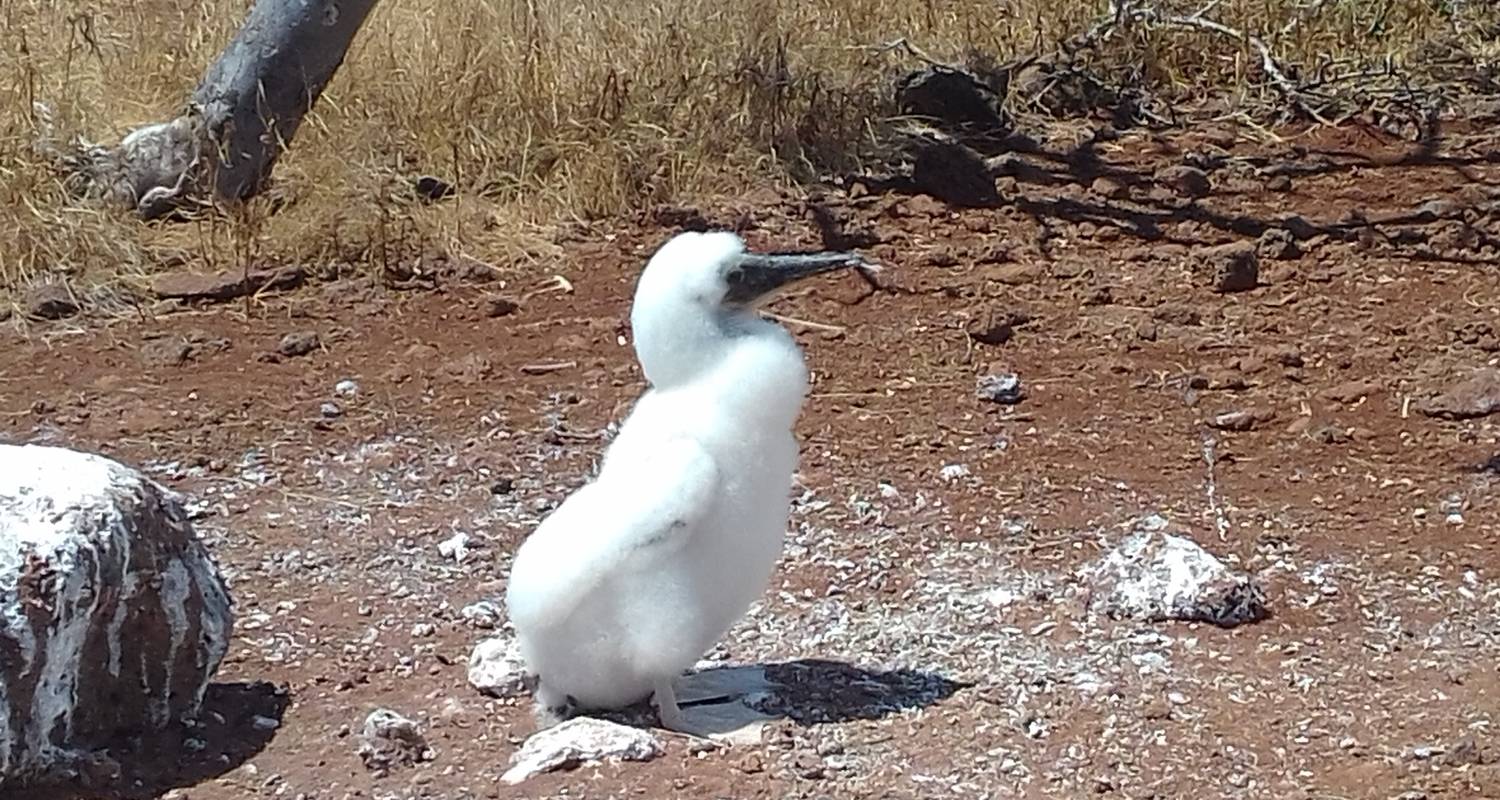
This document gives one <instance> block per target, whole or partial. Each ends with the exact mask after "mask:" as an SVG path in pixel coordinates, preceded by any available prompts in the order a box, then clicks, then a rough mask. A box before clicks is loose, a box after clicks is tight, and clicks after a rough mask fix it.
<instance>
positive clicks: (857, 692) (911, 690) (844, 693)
mask: <svg viewBox="0 0 1500 800" xmlns="http://www.w3.org/2000/svg"><path fill="white" fill-rule="evenodd" d="M765 670H766V678H767V679H768V680H769V681H770V682H771V683H772V684H773V685H774V687H775V688H774V690H773V692H772V693H771V694H770V696H769V697H767V698H766V699H764V700H763V701H761V702H759V703H756V707H757V708H760V709H761V710H762V711H765V712H766V713H768V714H772V715H775V716H784V717H787V718H788V719H791V720H792V721H794V722H796V723H797V724H799V725H821V724H827V723H837V722H852V721H854V720H877V719H883V718H885V717H889V716H893V715H895V714H899V713H901V712H903V711H908V710H911V709H918V708H927V707H928V706H933V705H937V704H938V703H940V702H942V701H943V700H946V699H948V698H949V697H952V696H953V695H954V693H956V692H958V691H959V690H960V689H966V688H969V686H971V684H966V683H961V682H958V681H954V680H950V679H948V678H945V677H943V676H942V675H938V674H937V673H933V672H924V671H921V670H910V669H896V670H879V669H866V668H864V667H858V666H855V665H853V664H849V663H846V662H842V661H825V660H821V659H802V660H798V661H787V662H783V663H779V664H766V665H765Z"/></svg>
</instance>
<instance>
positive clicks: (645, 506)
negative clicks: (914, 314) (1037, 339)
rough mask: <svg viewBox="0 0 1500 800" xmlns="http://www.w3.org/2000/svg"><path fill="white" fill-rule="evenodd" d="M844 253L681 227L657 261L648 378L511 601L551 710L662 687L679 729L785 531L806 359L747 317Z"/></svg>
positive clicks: (526, 552) (631, 697)
mask: <svg viewBox="0 0 1500 800" xmlns="http://www.w3.org/2000/svg"><path fill="white" fill-rule="evenodd" d="M860 265H861V261H860V259H859V257H858V256H856V255H853V254H848V253H817V254H803V255H761V254H754V253H748V252H746V251H745V247H744V243H743V242H742V241H741V240H740V239H739V237H737V236H735V235H733V234H730V233H684V234H681V235H678V236H676V237H674V238H673V239H671V240H670V241H668V242H667V243H666V244H665V245H663V246H662V247H661V249H659V250H658V251H657V252H656V254H655V255H653V256H652V258H651V260H650V261H649V262H648V263H647V265H646V268H645V270H644V272H642V274H641V277H640V281H639V283H638V285H637V287H636V294H635V303H634V306H633V308H632V311H631V327H632V329H633V332H634V335H635V350H636V354H637V356H638V358H639V359H640V363H641V367H642V369H643V370H644V372H645V374H646V378H647V380H648V381H649V382H650V384H651V386H650V388H649V389H648V390H647V391H646V392H645V394H643V395H642V396H641V398H640V399H639V401H637V403H636V405H635V408H634V409H633V410H632V412H631V413H630V415H629V417H628V418H627V419H626V420H625V422H624V424H623V425H622V426H621V427H620V431H619V434H618V435H617V436H616V438H615V440H614V441H613V442H612V443H611V444H610V446H609V448H608V450H607V451H606V452H605V454H604V458H603V462H602V463H601V465H600V469H599V474H598V476H597V477H596V478H595V479H594V480H593V481H592V482H590V483H589V484H588V485H586V486H584V487H582V488H580V489H579V490H578V491H576V492H575V493H573V494H572V495H571V496H569V497H568V498H567V500H565V501H564V502H563V504H562V505H561V506H559V507H558V508H557V509H556V510H555V511H554V512H553V513H552V514H551V515H550V516H548V517H547V519H545V520H544V521H543V522H542V524H541V525H539V526H538V527H537V529H536V530H535V531H534V532H533V533H532V534H531V536H530V537H528V538H527V539H526V541H525V542H524V543H523V544H522V545H521V547H520V548H519V550H518V551H517V553H516V557H515V562H514V564H513V566H512V568H511V574H510V582H509V585H508V586H507V589H506V603H507V605H508V606H509V611H510V619H511V622H512V624H513V625H514V626H515V631H516V636H517V640H518V643H519V645H520V649H521V654H522V657H523V658H524V659H525V662H526V665H527V669H528V671H529V672H530V673H531V674H532V675H533V677H534V684H535V695H536V700H537V703H538V706H539V710H540V711H541V712H542V713H543V714H544V716H552V717H554V718H556V717H558V716H566V715H568V714H570V713H573V712H575V711H580V710H588V709H614V708H621V707H624V706H627V705H630V704H633V703H635V702H638V701H640V700H643V699H645V698H646V697H648V696H651V697H652V700H653V704H654V705H655V706H656V708H657V711H658V714H659V716H660V718H661V722H662V724H663V726H665V727H667V728H671V729H675V730H685V727H684V725H683V723H682V720H681V717H680V716H679V711H678V708H677V704H676V701H675V697H674V695H673V691H672V683H673V680H674V679H675V678H676V677H677V676H679V675H680V674H682V673H683V671H684V670H686V669H687V668H689V667H691V666H692V665H693V664H694V663H696V661H697V660H698V659H699V658H701V657H702V656H703V654H704V653H705V652H706V651H707V650H708V649H709V648H710V647H712V646H713V644H714V643H715V642H716V641H717V640H718V639H719V638H720V637H721V636H723V634H724V632H725V631H727V630H728V629H729V627H730V626H731V625H733V624H734V623H735V622H736V621H737V620H738V619H739V618H740V617H741V616H743V615H744V613H745V612H746V611H747V610H748V609H749V607H750V604H751V603H753V602H754V601H755V600H756V598H758V597H759V596H760V595H761V594H762V593H763V592H764V591H765V588H766V583H767V580H768V579H769V577H770V574H771V571H772V570H773V568H774V567H775V563H776V559H777V556H778V555H779V554H780V552H781V547H782V540H783V537H784V536H785V532H786V526H787V519H788V515H789V507H790V490H791V481H792V473H793V471H794V470H795V469H796V465H797V449H798V448H797V442H796V439H795V438H794V437H793V434H792V427H793V424H794V423H795V421H796V419H797V415H798V413H799V412H800V411H801V408H802V403H803V400H804V398H805V396H806V394H807V385H808V384H807V380H808V374H807V367H806V365H805V364H804V363H803V360H802V353H801V351H800V350H799V349H798V347H797V345H796V342H795V341H794V340H793V339H792V337H791V335H790V334H789V333H787V332H786V331H785V330H784V329H783V328H781V327H780V326H779V325H776V324H775V323H773V322H770V321H769V320H765V319H762V318H761V317H760V316H759V315H758V314H757V313H756V310H755V305H756V303H757V301H761V300H764V299H765V298H766V297H768V296H769V295H771V294H772V293H773V292H774V291H775V290H776V289H777V288H779V287H782V286H785V285H787V284H789V283H791V282H793V281H796V280H798V279H801V278H805V277H808V276H811V275H815V274H818V273H822V272H828V271H831V270H835V269H841V268H845V267H853V266H860Z"/></svg>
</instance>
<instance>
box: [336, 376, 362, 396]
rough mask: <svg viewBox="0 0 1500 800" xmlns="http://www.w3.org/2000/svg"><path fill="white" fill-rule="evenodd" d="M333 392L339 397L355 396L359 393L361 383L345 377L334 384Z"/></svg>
mask: <svg viewBox="0 0 1500 800" xmlns="http://www.w3.org/2000/svg"><path fill="white" fill-rule="evenodd" d="M333 392H334V394H337V395H338V396H339V397H353V396H355V395H357V394H359V384H358V383H355V382H354V381H352V380H350V379H348V378H345V379H344V380H341V381H339V382H338V383H335V384H334V385H333Z"/></svg>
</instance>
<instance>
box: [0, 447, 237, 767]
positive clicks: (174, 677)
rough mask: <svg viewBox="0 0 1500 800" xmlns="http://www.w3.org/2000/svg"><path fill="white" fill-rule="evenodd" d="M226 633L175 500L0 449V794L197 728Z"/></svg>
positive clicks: (90, 460) (109, 475)
mask: <svg viewBox="0 0 1500 800" xmlns="http://www.w3.org/2000/svg"><path fill="white" fill-rule="evenodd" d="M232 627H233V613H232V610H231V602H230V599H229V596H228V593H227V590H226V588H225V585H224V581H223V579H222V577H221V576H220V574H219V571H218V569H217V568H216V566H215V565H214V563H213V562H212V560H211V559H210V558H209V555H208V553H207V551H206V550H205V549H204V547H203V544H202V542H200V541H199V539H198V537H197V535H196V534H195V533H194V532H193V529H192V526H191V524H190V523H189V522H188V521H187V518H186V515H185V514H184V512H183V509H182V505H181V502H180V500H179V498H178V497H177V496H176V495H174V494H173V493H171V492H170V491H168V490H167V489H165V488H163V487H161V486H159V485H158V484H156V483H155V482H153V481H151V480H150V479H149V478H147V477H145V476H144V475H142V474H141V473H139V472H137V471H135V470H133V469H130V468H128V467H126V466H124V465H122V464H120V463H118V462H115V461H112V460H110V459H108V458H104V457H103V456H98V455H93V454H89V453H80V452H77V451H73V450H68V449H65V448H60V447H39V446H34V445H26V446H15V445H0V789H3V788H4V787H6V785H7V783H8V782H11V781H15V782H19V781H20V780H27V779H33V778H45V777H47V776H48V773H49V772H50V771H52V770H54V769H58V768H66V766H67V765H68V764H69V763H72V762H76V761H77V760H78V759H80V758H82V759H90V760H91V759H93V758H94V755H93V753H94V751H97V750H100V749H102V748H103V747H105V746H106V745H107V744H108V743H109V742H110V741H111V740H113V739H115V738H117V735H118V734H119V733H121V732H126V731H129V732H132V733H134V734H137V735H138V734H140V733H143V732H150V731H153V730H160V729H163V728H166V727H167V726H169V725H171V724H173V723H175V722H176V721H177V720H179V719H183V718H192V717H194V716H196V715H197V713H198V711H199V709H200V707H201V705H202V702H203V695H204V692H205V691H206V690H207V689H208V684H209V680H210V679H211V678H212V677H213V675H214V673H215V672H216V671H217V670H218V667H219V664H220V663H221V662H222V660H223V658H224V654H225V652H226V651H227V649H228V647H229V636H230V631H231V629H232ZM4 794H5V792H4V791H0V795H4Z"/></svg>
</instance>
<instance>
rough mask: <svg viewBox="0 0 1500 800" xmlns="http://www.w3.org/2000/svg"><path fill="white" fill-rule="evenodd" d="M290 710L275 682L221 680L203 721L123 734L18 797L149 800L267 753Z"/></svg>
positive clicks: (207, 702)
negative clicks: (155, 731) (267, 747)
mask: <svg viewBox="0 0 1500 800" xmlns="http://www.w3.org/2000/svg"><path fill="white" fill-rule="evenodd" d="M290 706H291V699H290V697H289V696H288V695H287V693H286V692H285V691H284V690H283V689H280V688H278V687H276V686H274V685H272V684H270V683H264V682H255V683H215V684H212V685H210V686H209V687H208V692H207V694H206V695H205V696H204V700H203V708H202V711H201V713H200V714H199V716H198V722H196V723H194V724H192V725H185V726H184V725H179V726H174V727H172V728H168V729H167V730H164V731H160V732H157V733H152V734H146V735H141V734H136V735H128V734H121V735H117V736H115V737H114V739H112V740H111V741H109V742H106V743H105V746H104V748H102V749H100V750H97V751H94V752H91V753H87V754H82V755H80V756H78V757H77V758H76V759H75V763H74V764H72V765H71V766H70V768H69V769H68V772H69V774H68V775H66V776H57V777H52V778H50V779H48V780H47V781H45V782H38V783H33V784H31V785H28V786H26V787H25V788H23V789H21V791H22V792H23V793H24V794H22V795H18V796H24V797H26V798H27V800H84V798H87V800H146V799H147V798H155V797H160V796H161V795H163V794H165V793H166V792H168V791H170V790H172V789H181V788H186V787H190V786H195V785H197V784H200V783H203V782H204V781H207V780H210V779H213V778H216V777H218V776H220V775H223V774H225V773H227V772H229V771H231V770H233V769H235V768H236V767H239V766H240V765H241V764H244V763H245V762H246V761H249V760H250V759H251V758H253V757H254V756H255V755H256V754H258V753H260V752H261V751H262V750H264V749H265V747H266V745H267V744H268V743H270V741H271V739H272V738H273V737H274V736H275V735H276V727H277V726H279V724H280V722H281V719H282V717H283V716H284V715H285V714H286V711H287V709H288V708H289V707H290ZM272 722H274V723H275V724H271V723H272ZM0 796H9V795H6V794H5V793H4V792H0Z"/></svg>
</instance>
